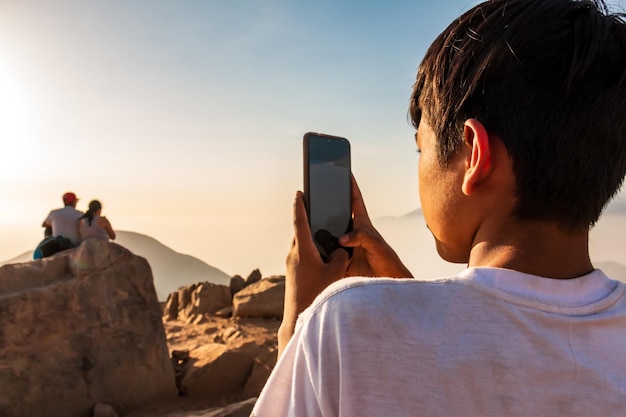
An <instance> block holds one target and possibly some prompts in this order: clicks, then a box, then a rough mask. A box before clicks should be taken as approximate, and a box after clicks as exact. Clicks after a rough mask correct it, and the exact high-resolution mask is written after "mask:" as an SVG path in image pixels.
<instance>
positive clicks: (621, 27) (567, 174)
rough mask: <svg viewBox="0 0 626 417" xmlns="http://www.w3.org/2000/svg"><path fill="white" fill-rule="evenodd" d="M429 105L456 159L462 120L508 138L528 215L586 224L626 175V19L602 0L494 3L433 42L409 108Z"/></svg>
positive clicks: (416, 112)
mask: <svg viewBox="0 0 626 417" xmlns="http://www.w3.org/2000/svg"><path fill="white" fill-rule="evenodd" d="M422 111H424V113H425V114H426V115H427V117H428V120H429V122H430V125H431V126H432V128H433V130H434V131H435V134H436V135H437V140H438V152H439V155H438V156H439V161H440V163H441V164H442V165H445V164H446V163H447V162H448V161H449V160H450V159H451V157H452V156H453V155H454V154H455V152H456V151H457V150H458V149H459V147H460V145H461V143H462V142H463V124H464V122H465V120H467V119H469V118H475V119H477V120H479V121H480V122H482V123H483V124H484V126H485V127H486V129H487V130H488V131H489V132H490V133H493V134H496V135H498V136H499V138H500V139H501V140H502V142H503V144H504V145H505V147H506V149H507V151H508V153H509V155H510V157H511V159H512V161H513V170H514V173H515V176H516V194H517V195H516V197H517V206H516V210H515V213H514V215H515V216H516V217H517V218H520V219H533V220H549V221H556V222H558V223H559V224H560V225H561V226H563V227H565V228H567V229H568V230H572V231H580V230H586V229H587V228H589V226H590V225H593V224H594V223H595V222H596V221H597V219H598V217H599V216H600V214H601V212H602V209H603V207H604V206H605V204H606V203H607V202H608V201H609V200H610V199H611V198H612V197H613V196H614V195H615V194H616V193H617V191H618V190H619V188H620V186H621V184H622V181H623V178H624V175H625V174H626V24H625V22H624V15H623V14H610V13H609V11H608V9H607V7H606V5H605V4H604V3H603V2H602V1H601V0H598V1H595V2H594V1H590V0H582V1H576V0H492V1H487V2H485V3H482V4H480V5H478V6H476V7H474V8H473V9H471V10H470V11H468V12H466V13H465V14H463V15H462V16H461V17H460V18H458V19H457V20H456V21H454V22H453V23H452V24H451V25H450V26H448V28H447V29H446V30H445V31H444V32H443V33H442V34H441V35H439V37H437V39H436V40H435V41H434V42H433V44H432V45H431V47H430V48H429V49H428V51H427V53H426V56H425V58H424V60H423V61H422V64H421V65H420V68H419V70H418V73H417V80H416V83H415V85H414V88H413V94H412V99H411V106H410V109H409V112H410V116H411V119H412V121H413V124H414V125H415V126H416V127H417V126H418V125H419V121H420V118H421V114H422Z"/></svg>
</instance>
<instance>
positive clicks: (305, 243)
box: [293, 191, 317, 252]
mask: <svg viewBox="0 0 626 417" xmlns="http://www.w3.org/2000/svg"><path fill="white" fill-rule="evenodd" d="M293 229H294V241H295V244H296V245H298V246H299V247H300V250H303V249H304V250H306V251H307V252H311V251H314V252H317V248H316V247H315V244H314V243H313V238H312V236H311V228H310V227H309V220H308V218H307V215H306V209H305V207H304V198H303V195H302V192H301V191H298V192H297V193H296V198H295V200H294V203H293Z"/></svg>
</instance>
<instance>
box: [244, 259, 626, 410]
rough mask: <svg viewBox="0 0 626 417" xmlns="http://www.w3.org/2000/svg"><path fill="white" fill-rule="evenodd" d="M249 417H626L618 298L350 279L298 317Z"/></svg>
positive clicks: (592, 290)
mask: <svg viewBox="0 0 626 417" xmlns="http://www.w3.org/2000/svg"><path fill="white" fill-rule="evenodd" d="M252 415H253V416H256V417H277V416H297V417H306V416H325V417H326V416H354V417H357V416H358V417H364V416H372V417H374V416H375V417H382V416H384V417H394V416H498V417H500V416H516V417H519V416H529V417H530V416H532V417H536V416H568V417H574V416H585V417H587V416H603V417H606V416H626V291H625V285H624V283H621V282H618V281H613V280H610V279H608V278H607V277H606V276H605V275H604V274H603V273H602V272H601V271H599V270H595V271H594V272H592V273H590V274H589V275H585V276H583V277H579V278H576V279H569V280H556V279H546V278H541V277H537V276H532V275H526V274H522V273H518V272H515V271H510V270H504V269H497V268H470V269H467V270H465V271H464V272H463V273H462V274H460V275H459V276H458V277H455V278H450V279H444V280H439V281H419V280H414V279H402V280H397V279H387V278H383V279H379V278H377V279H373V278H349V279H345V280H341V281H339V282H337V283H335V284H333V285H331V286H330V287H329V288H327V289H326V290H325V291H324V292H323V293H322V294H321V295H320V296H319V297H318V298H317V299H316V301H315V302H314V303H313V305H312V306H311V307H310V308H309V309H307V310H306V311H305V312H303V313H302V314H301V316H300V318H299V320H298V324H297V326H296V332H295V334H294V336H293V338H292V340H291V341H290V343H289V344H288V346H287V347H286V349H285V351H284V353H283V355H282V356H281V358H280V359H279V361H278V363H277V364H276V367H275V369H274V371H273V372H272V374H271V376H270V378H269V379H268V381H267V384H266V386H265V388H264V389H263V392H262V393H261V395H260V397H259V399H258V401H257V403H256V405H255V408H254V410H253V414H252Z"/></svg>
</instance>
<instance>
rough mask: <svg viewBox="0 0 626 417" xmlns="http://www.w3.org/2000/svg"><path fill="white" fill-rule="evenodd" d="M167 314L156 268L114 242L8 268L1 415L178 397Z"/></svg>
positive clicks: (80, 410) (0, 298)
mask: <svg viewBox="0 0 626 417" xmlns="http://www.w3.org/2000/svg"><path fill="white" fill-rule="evenodd" d="M161 313H162V312H161V307H160V305H159V302H158V299H157V295H156V291H155V288H154V284H153V280H152V273H151V270H150V266H149V265H148V263H147V261H146V260H145V259H144V258H141V257H138V256H135V255H133V254H132V253H131V252H130V251H128V250H126V249H125V248H123V247H121V246H119V245H116V244H114V243H109V242H106V241H102V240H97V239H91V240H87V241H85V242H83V243H82V244H81V245H80V246H79V247H78V248H76V249H72V250H68V251H64V252H60V253H58V254H55V255H53V256H52V257H50V258H46V259H42V260H38V261H34V262H29V263H23V264H13V265H4V266H2V267H0V387H2V393H1V395H0V415H2V416H6V417H14V416H15V417H17V416H31V417H37V416H50V415H55V413H58V412H62V414H63V415H64V416H67V417H74V416H76V417H79V416H81V417H82V416H87V415H91V413H92V410H93V409H94V407H95V406H96V405H97V404H98V403H106V404H109V405H110V406H111V407H112V408H113V409H115V410H118V411H119V412H122V413H124V412H125V411H126V410H130V409H133V408H135V407H136V406H139V405H141V404H145V403H148V402H151V401H155V400H163V399H165V398H170V397H175V396H176V394H177V390H176V384H175V378H174V371H173V368H172V365H171V363H170V359H169V355H168V347H167V344H166V339H165V331H164V329H163V323H162V321H161Z"/></svg>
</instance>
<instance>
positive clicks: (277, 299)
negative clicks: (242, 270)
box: [233, 275, 285, 318]
mask: <svg viewBox="0 0 626 417" xmlns="http://www.w3.org/2000/svg"><path fill="white" fill-rule="evenodd" d="M284 298H285V277H284V276H282V275H277V276H272V277H269V278H264V279H262V280H260V281H256V282H254V283H253V284H251V285H248V286H247V287H245V288H244V289H243V290H241V291H239V292H238V293H237V294H235V296H234V297H233V316H234V317H266V318H270V317H276V318H282V317H283V303H284Z"/></svg>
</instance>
